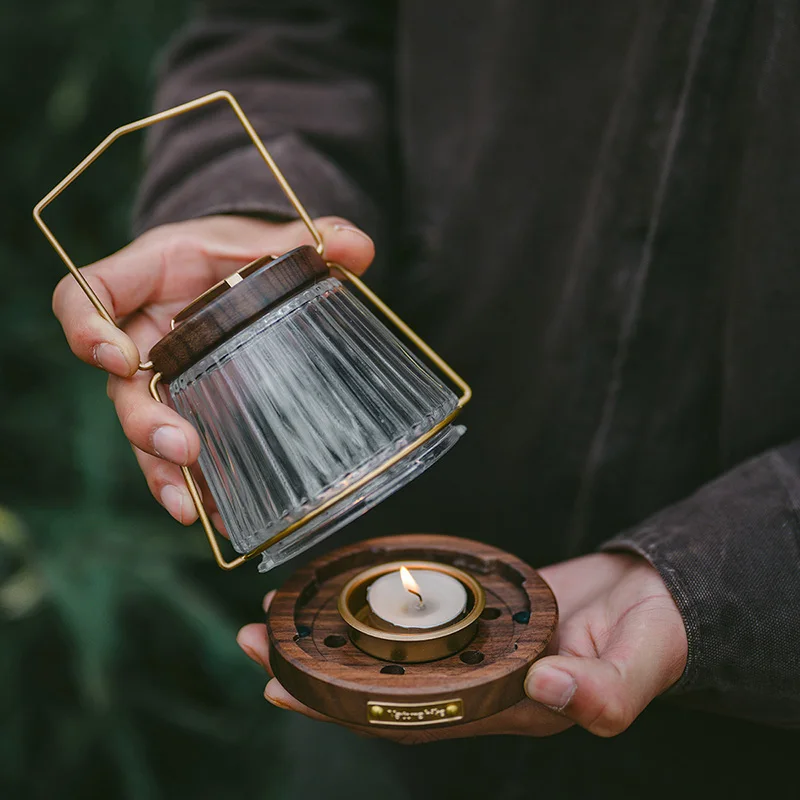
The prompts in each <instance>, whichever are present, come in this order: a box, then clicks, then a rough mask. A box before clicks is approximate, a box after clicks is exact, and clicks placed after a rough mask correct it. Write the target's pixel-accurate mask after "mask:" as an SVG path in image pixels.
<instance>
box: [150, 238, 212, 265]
mask: <svg viewBox="0 0 800 800" xmlns="http://www.w3.org/2000/svg"><path fill="white" fill-rule="evenodd" d="M159 249H160V251H161V258H162V260H163V262H164V264H165V265H166V266H168V267H170V268H173V269H174V268H182V267H187V266H192V265H193V264H195V263H196V262H197V261H198V260H199V259H203V258H205V247H204V245H203V242H202V241H201V240H200V238H199V237H197V236H195V235H193V234H191V233H188V232H185V231H180V232H173V233H172V235H170V236H168V237H166V238H165V240H164V241H163V242H161V244H160V248H159Z"/></svg>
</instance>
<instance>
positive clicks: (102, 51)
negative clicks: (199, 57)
mask: <svg viewBox="0 0 800 800" xmlns="http://www.w3.org/2000/svg"><path fill="white" fill-rule="evenodd" d="M190 11H191V8H190V4H189V3H188V2H186V0H174V1H173V2H156V0H137V2H129V1H128V0H124V1H120V0H46V1H45V2H38V3H31V2H25V0H3V2H2V3H1V4H0V60H1V61H0V65H1V66H2V68H1V69H0V87H1V88H2V103H3V106H2V109H3V110H2V112H1V113H2V124H1V125H0V158H2V167H3V170H2V174H3V178H2V181H0V209H2V215H0V277H1V278H2V281H3V284H2V285H3V289H2V291H1V292H0V797H2V798H15V800H16V798H27V797H31V798H55V797H57V798H60V799H66V798H94V797H98V798H157V797H170V798H183V797H187V798H188V797H191V798H193V799H198V798H206V797H209V798H210V797H215V798H216V797H233V796H247V797H252V798H255V797H267V796H269V797H275V796H276V792H278V794H280V788H279V787H278V786H277V784H276V780H277V779H276V778H275V777H274V771H271V770H268V769H265V757H266V754H269V753H275V752H276V751H275V748H276V747H278V748H279V747H280V744H281V739H282V737H281V736H280V735H279V731H277V730H276V728H275V725H276V723H275V719H276V713H277V712H273V713H269V712H271V711H272V709H270V708H269V707H268V706H267V705H266V704H264V703H263V702H259V697H260V692H261V689H262V687H263V684H264V675H263V673H262V672H261V671H260V670H259V669H258V668H257V667H255V665H252V664H251V663H250V662H249V661H248V660H247V659H245V658H244V657H243V656H242V654H241V652H240V651H239V649H238V647H237V646H236V644H235V640H234V637H235V633H236V629H237V627H238V626H239V625H240V624H241V623H242V622H243V621H246V620H248V619H252V618H253V617H254V614H255V612H256V610H257V608H258V602H259V600H260V597H261V594H262V593H263V592H264V591H266V590H267V589H268V588H270V586H271V583H272V582H271V581H270V582H265V581H264V579H263V577H261V576H259V575H258V574H257V573H256V571H255V569H254V568H250V569H249V570H248V569H243V570H240V571H239V572H238V573H236V575H235V577H232V576H229V575H225V574H223V573H221V572H219V571H218V570H217V568H216V567H214V566H212V564H211V561H210V559H209V556H208V553H207V551H206V545H205V543H204V539H203V536H202V533H201V532H200V531H199V530H196V529H195V530H190V531H186V530H184V529H182V528H181V527H180V526H179V525H178V524H177V523H173V522H171V521H170V519H169V518H168V516H167V515H166V513H165V512H163V510H161V509H160V507H159V506H157V504H156V503H155V502H154V501H153V500H152V498H150V496H149V494H148V492H147V490H146V487H145V485H144V481H143V479H142V478H141V476H140V474H139V473H138V470H137V468H136V465H135V460H134V458H133V456H132V454H131V452H130V449H129V447H128V446H127V443H126V442H125V440H124V438H123V436H122V434H121V432H120V430H119V428H118V424H117V421H116V417H115V415H114V412H113V409H112V407H111V405H110V404H109V403H108V401H107V399H106V396H105V385H104V379H103V376H102V375H101V374H100V373H99V372H97V371H95V370H93V369H92V368H90V367H87V366H84V365H81V364H79V363H78V362H77V361H76V360H75V359H74V358H73V357H72V356H71V354H70V353H69V350H68V348H67V345H66V343H65V342H64V339H63V336H62V334H61V331H60V328H59V327H58V324H57V323H56V321H55V320H54V319H53V317H52V315H51V313H50V295H51V292H52V289H53V287H54V286H55V284H56V283H57V281H58V280H59V279H60V278H61V277H62V275H63V273H64V270H63V265H62V264H61V262H60V260H59V259H58V258H57V256H56V255H55V253H54V252H53V251H52V250H51V249H50V247H49V245H48V244H47V243H46V241H45V239H44V237H42V235H41V234H40V233H39V231H38V230H37V229H36V227H35V226H34V224H33V221H32V219H31V209H32V207H33V205H34V204H35V202H36V201H38V200H39V199H40V198H41V197H42V196H43V195H44V194H45V193H46V192H47V191H48V190H49V189H50V188H51V187H52V186H53V185H54V184H55V183H56V182H57V181H58V180H60V179H61V178H62V177H63V176H64V175H65V174H66V173H67V172H68V171H69V170H70V169H71V168H72V167H73V166H74V165H75V164H77V163H78V161H79V160H80V159H81V158H82V157H83V156H84V155H85V154H86V153H87V152H88V151H89V150H90V149H91V148H92V147H94V146H95V145H96V144H97V143H98V142H99V141H100V140H101V139H102V138H103V137H104V136H105V135H106V134H107V133H108V132H109V131H111V130H112V129H113V128H115V127H116V126H118V125H120V124H122V123H125V122H128V121H130V120H132V119H134V118H137V117H139V116H143V115H144V114H146V113H148V111H149V108H150V97H151V93H152V87H153V77H154V63H155V62H154V57H155V54H156V52H157V51H158V49H159V48H161V47H162V46H163V44H164V43H165V42H166V41H167V39H168V38H169V36H170V34H171V33H172V32H174V30H175V29H176V28H177V27H178V26H179V25H180V23H181V21H182V20H183V19H184V18H185V17H187V16H188V14H189V13H190ZM128 138H129V139H131V140H133V139H135V137H128ZM141 145H142V141H141V139H136V141H132V142H130V143H128V142H127V141H125V140H123V142H122V143H120V144H119V146H117V145H115V148H114V149H113V150H112V151H111V152H110V153H109V155H108V156H104V157H103V159H102V160H101V161H100V162H98V164H97V165H95V166H94V167H93V168H92V170H91V171H90V173H89V174H88V175H87V177H86V178H83V179H81V180H79V181H78V182H77V183H76V184H75V185H74V186H73V187H71V188H70V189H69V190H68V192H67V193H66V194H65V195H64V196H62V197H61V198H59V200H58V201H57V202H56V203H54V205H53V207H52V209H49V210H48V211H47V212H46V217H47V220H48V222H49V223H50V224H51V226H52V228H53V229H54V231H55V232H56V234H57V235H58V236H59V237H60V238H61V239H62V241H63V242H64V244H65V246H66V247H67V249H68V251H69V252H70V253H72V254H73V255H74V258H75V260H76V261H77V262H78V263H87V262H89V261H92V260H95V259H96V258H98V257H100V256H102V255H105V254H107V253H109V252H112V251H113V250H115V249H117V248H118V247H119V246H120V245H121V244H123V243H124V242H125V241H126V240H127V238H128V230H129V213H130V202H131V198H132V195H133V192H134V188H135V184H136V180H137V175H138V173H139V170H140V153H141ZM278 752H279V751H278ZM278 757H279V756H278Z"/></svg>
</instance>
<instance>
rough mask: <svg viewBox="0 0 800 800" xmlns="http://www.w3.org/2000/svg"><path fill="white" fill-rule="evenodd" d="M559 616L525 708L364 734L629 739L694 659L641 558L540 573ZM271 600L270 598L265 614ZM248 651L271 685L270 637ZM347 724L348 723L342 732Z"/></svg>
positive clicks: (281, 703)
mask: <svg viewBox="0 0 800 800" xmlns="http://www.w3.org/2000/svg"><path fill="white" fill-rule="evenodd" d="M539 572H540V574H541V576H542V577H543V578H544V579H545V580H546V581H547V582H548V583H549V584H550V587H551V588H552V589H553V592H554V593H555V596H556V599H557V600H558V607H559V617H560V620H559V627H558V631H557V637H556V638H557V641H555V642H553V643H551V647H550V652H552V653H553V655H546V656H545V657H543V658H541V659H539V661H537V662H536V663H535V664H534V665H533V666H532V667H531V668H530V670H529V671H528V675H527V677H526V679H525V693H526V694H527V695H528V698H529V699H528V698H526V699H524V700H522V701H520V702H519V703H517V704H516V705H515V706H512V707H511V708H508V709H506V710H505V711H502V712H500V713H499V714H495V715H493V716H491V717H486V718H485V719H481V720H478V721H476V722H469V723H465V724H463V725H454V726H452V727H449V728H432V729H427V730H422V731H408V730H402V729H399V730H398V729H371V728H367V727H361V726H353V729H354V730H357V731H358V732H359V733H369V734H372V735H375V736H381V737H384V738H390V739H395V740H398V741H402V742H406V743H414V742H424V741H431V740H434V739H454V738H461V737H466V736H484V735H490V734H517V735H522V736H550V735H551V734H554V733H560V732H561V731H563V730H566V729H567V728H569V727H571V726H572V725H580V726H581V727H583V728H585V729H586V730H588V731H590V732H591V733H594V734H597V735H598V736H615V735H616V734H618V733H621V732H622V731H624V730H625V729H626V728H627V727H628V726H629V725H630V724H631V723H632V722H633V721H634V720H635V719H636V717H637V716H639V714H640V713H641V712H642V711H643V710H644V708H645V707H646V706H647V705H648V703H649V702H650V701H651V700H652V699H653V698H655V697H657V696H658V695H659V694H661V693H662V692H664V691H666V690H667V689H668V688H669V687H670V686H672V684H674V683H675V682H676V681H677V680H678V678H680V676H681V674H682V673H683V670H684V667H685V665H686V657H687V640H686V631H685V628H684V625H683V620H682V618H681V615H680V612H679V611H678V608H677V607H676V605H675V602H674V601H673V599H672V596H671V595H670V593H669V591H668V590H667V587H666V586H665V585H664V582H663V581H662V580H661V577H660V576H659V574H658V572H657V571H656V570H655V569H654V568H653V567H652V566H651V565H650V564H649V563H648V562H647V561H645V560H644V559H643V558H640V557H639V556H636V555H628V554H622V553H595V554H592V555H588V556H583V557H582V558H576V559H574V560H572V561H565V562H563V563H561V564H556V565H554V566H551V567H545V568H543V569H541V570H539ZM271 599H272V593H270V594H268V595H267V596H266V597H265V598H264V608H265V609H266V608H268V606H269V602H270V600H271ZM238 642H239V645H240V646H241V648H242V649H243V650H244V651H245V653H247V655H248V656H250V658H252V659H253V660H254V661H256V662H257V663H259V664H261V665H262V666H263V667H264V668H265V669H266V670H267V672H268V673H269V674H270V675H271V674H272V673H271V672H270V667H269V645H268V642H267V634H266V627H265V626H264V625H260V624H252V625H246V626H245V627H244V628H242V629H241V631H239V636H238ZM264 696H265V697H266V699H267V700H269V702H270V703H272V704H273V705H275V706H278V707H279V708H285V709H289V710H291V711H297V712H299V713H301V714H305V715H306V716H308V717H311V718H312V719H318V720H322V721H325V722H336V720H334V719H332V718H330V717H326V716H324V715H323V714H320V713H318V712H316V711H314V710H313V709H311V708H308V707H307V706H304V705H303V704H302V703H299V702H298V701H297V700H295V699H294V698H293V697H292V696H291V695H290V694H289V693H288V692H287V691H286V690H285V689H284V688H283V687H282V686H281V685H280V684H279V683H278V681H277V680H276V679H275V678H272V679H271V680H270V681H269V683H268V684H267V688H266V690H265V692H264ZM340 724H341V723H340Z"/></svg>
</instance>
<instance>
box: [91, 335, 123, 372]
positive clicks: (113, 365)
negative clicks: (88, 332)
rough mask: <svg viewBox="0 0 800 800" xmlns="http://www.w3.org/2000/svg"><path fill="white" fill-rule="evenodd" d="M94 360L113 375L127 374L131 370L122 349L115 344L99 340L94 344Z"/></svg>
mask: <svg viewBox="0 0 800 800" xmlns="http://www.w3.org/2000/svg"><path fill="white" fill-rule="evenodd" d="M94 360H95V363H96V364H97V366H98V367H100V368H101V369H104V370H105V371H106V372H111V373H113V374H114V375H129V374H130V371H131V367H130V364H128V359H127V358H125V356H124V355H123V354H122V350H120V349H119V347H117V346H116V345H115V344H109V343H108V342H101V343H100V344H98V345H95V348H94Z"/></svg>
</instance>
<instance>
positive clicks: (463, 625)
mask: <svg viewBox="0 0 800 800" xmlns="http://www.w3.org/2000/svg"><path fill="white" fill-rule="evenodd" d="M401 566H405V567H407V568H408V569H427V570H431V571H436V572H444V573H445V574H447V575H450V576H451V577H453V578H455V579H456V580H458V581H461V583H463V584H464V586H465V587H466V588H467V591H468V592H471V594H472V598H473V606H472V609H471V610H470V611H469V612H468V613H467V614H466V615H465V616H464V617H462V618H461V619H460V620H458V621H457V622H454V623H453V624H452V625H448V626H447V627H446V628H436V629H434V630H429V631H415V632H414V633H403V632H399V631H398V632H394V631H383V630H380V629H379V628H373V627H372V626H370V625H365V624H364V623H363V622H361V620H359V619H357V618H356V616H355V614H353V612H352V610H351V609H350V598H351V597H352V595H353V592H354V591H355V590H356V589H357V588H359V587H361V586H363V585H364V584H365V583H368V582H369V583H372V582H373V581H374V580H376V579H377V578H380V577H381V576H382V575H386V574H387V573H389V572H396V571H397V570H399V569H400V567H401ZM485 607H486V593H485V592H484V590H483V586H481V584H480V583H479V582H478V581H477V580H476V579H475V578H473V577H472V575H470V574H469V573H467V572H464V571H463V570H460V569H458V567H453V566H451V565H450V564H440V563H438V562H434V561H392V562H390V563H388V564H378V565H377V566H375V567H371V568H370V569H367V570H364V571H363V572H359V573H358V575H356V576H355V577H353V578H351V579H350V580H349V581H348V582H347V583H346V584H345V586H344V588H343V589H342V591H341V593H340V594H339V602H338V608H339V614H341V617H342V619H343V620H344V621H345V623H346V624H347V626H348V627H350V628H352V629H353V630H356V631H358V632H359V633H360V634H363V635H364V636H370V637H372V638H373V639H382V640H383V641H389V642H398V643H402V644H408V643H411V642H430V641H432V640H435V639H446V638H448V637H450V636H454V635H456V634H458V633H460V632H461V631H463V630H465V629H467V628H469V627H470V626H472V625H474V624H475V623H476V622H477V621H478V620H479V619H480V616H481V614H482V613H483V610H484V608H485Z"/></svg>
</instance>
